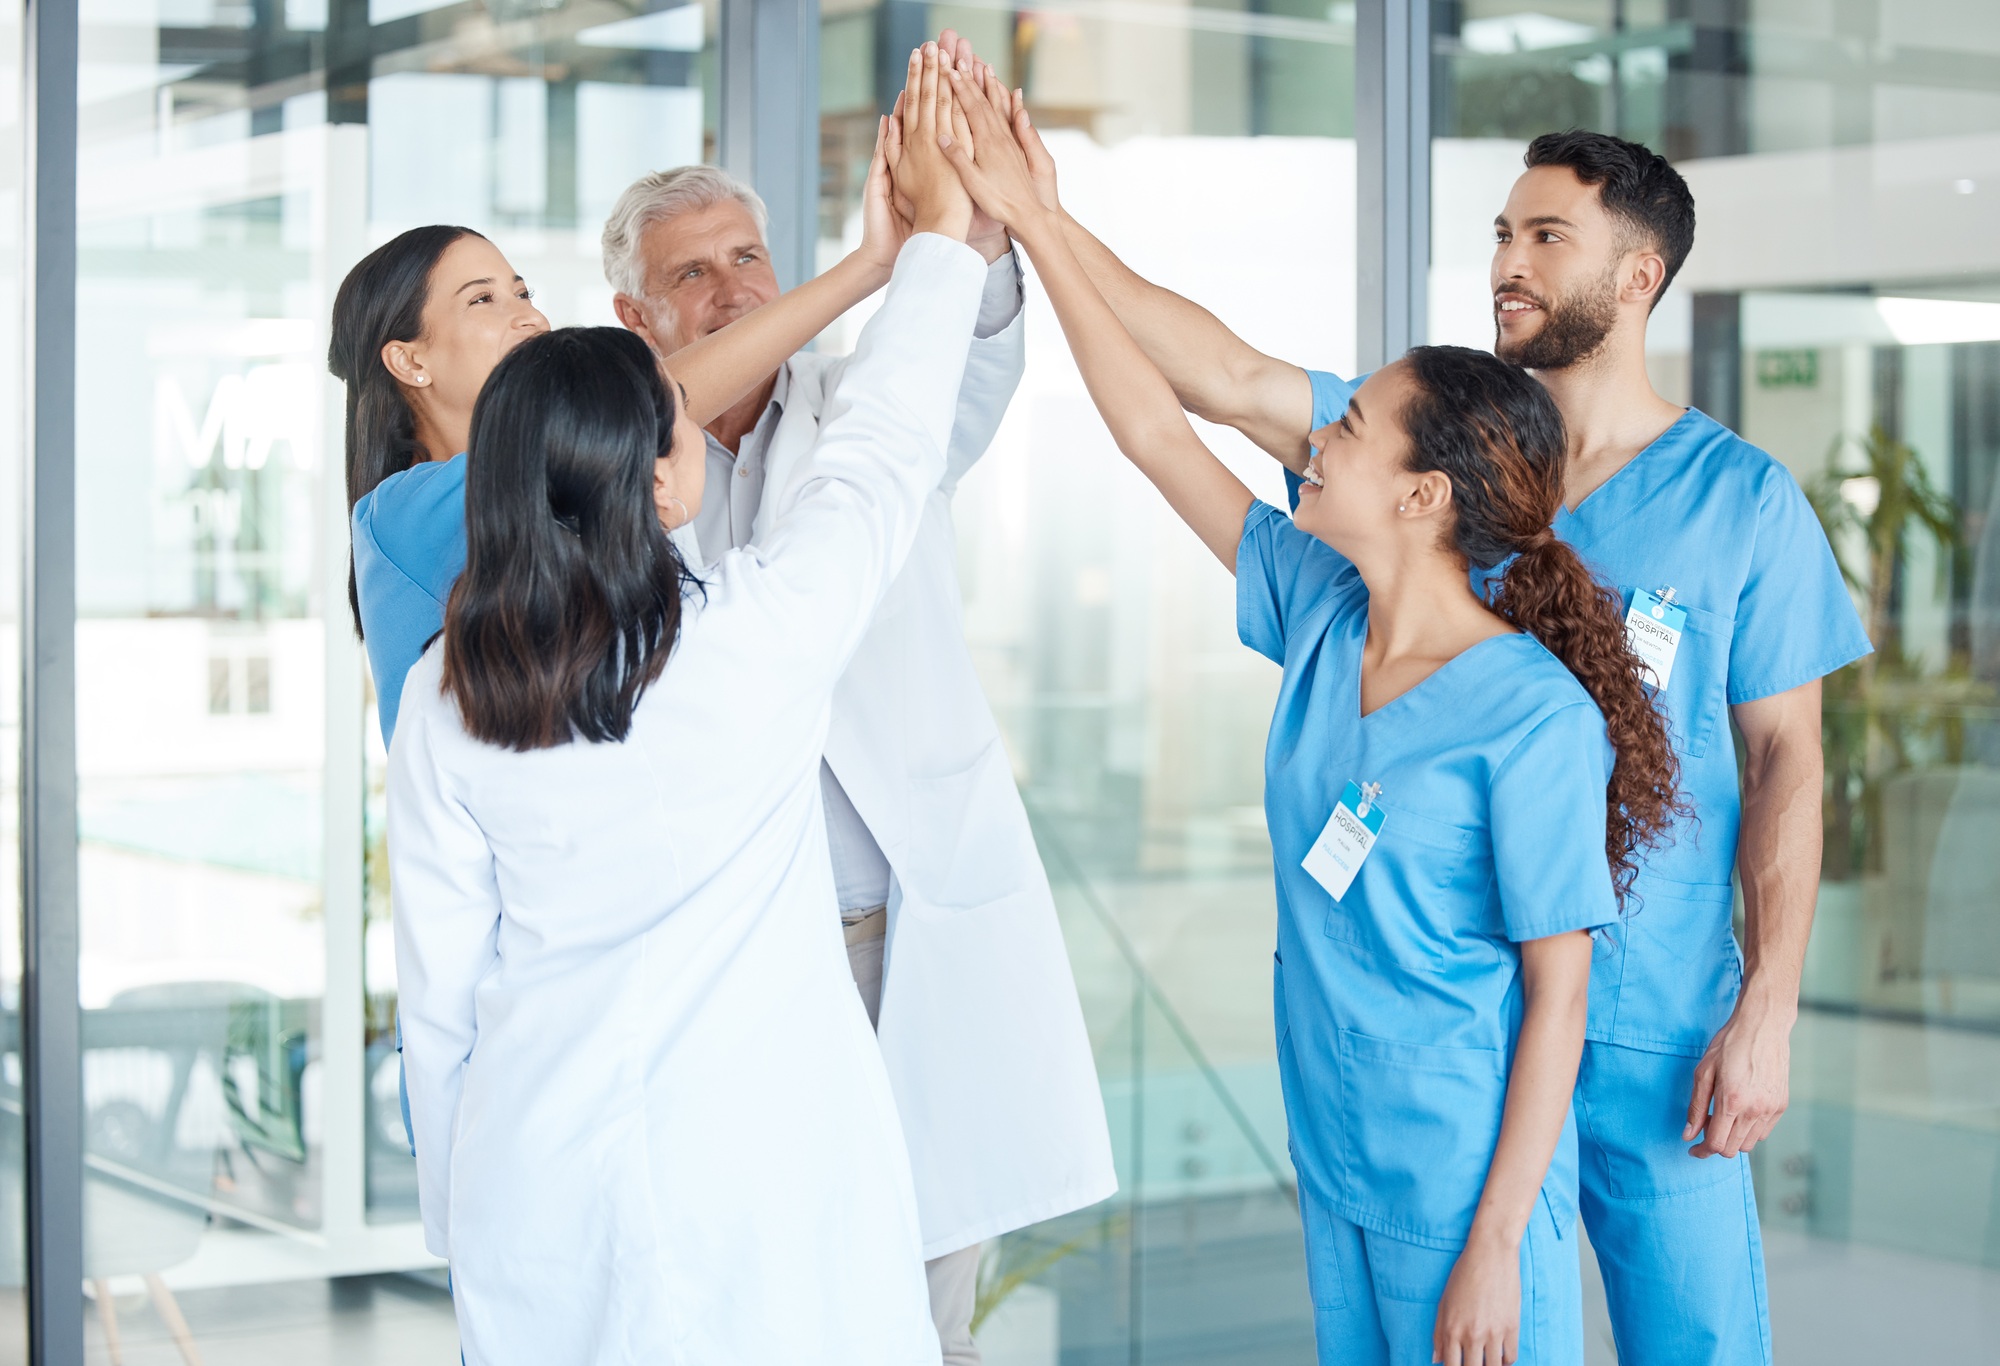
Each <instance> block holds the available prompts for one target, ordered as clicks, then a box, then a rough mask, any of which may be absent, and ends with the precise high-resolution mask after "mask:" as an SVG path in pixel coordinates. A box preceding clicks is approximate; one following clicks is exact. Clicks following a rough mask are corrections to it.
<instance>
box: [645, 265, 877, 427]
mask: <svg viewBox="0 0 2000 1366" xmlns="http://www.w3.org/2000/svg"><path fill="white" fill-rule="evenodd" d="M888 279H889V277H888V275H887V274H886V273H885V272H884V271H882V270H881V269H880V268H879V267H877V266H875V265H873V264H871V263H870V262H868V261H865V260H863V259H862V258H861V257H860V256H859V255H858V254H854V255H849V256H848V257H846V258H845V259H843V260H842V261H841V262H840V263H839V264H838V265H836V266H834V267H833V268H832V269H831V270H829V271H827V272H826V273H825V274H823V275H820V276H817V277H816V278H814V279H811V280H808V281H806V282H805V283H804V284H802V285H800V286H799V287H798V288H797V289H793V290H787V291H786V292H785V293H783V294H781V295H779V296H778V297H777V298H775V299H773V300H772V301H771V302H770V303H768V304H765V305H763V306H762V307H760V308H756V309H753V310H751V311H750V312H749V313H746V314H744V315H743V316H742V317H740V318H738V319H737V320H736V321H735V322H733V323H731V324H729V326H727V327H725V328H722V329H721V330H720V331H717V332H712V333H710V334H709V335H708V336H706V337H703V338H702V339H701V340H700V341H697V342H694V343H692V344H690V345H688V346H684V347H682V348H681V349H680V350H678V351H676V352H674V353H673V355H671V356H669V357H667V367H668V368H669V369H670V370H671V371H672V372H673V376H674V378H675V379H676V380H678V381H680V383H681V386H682V387H683V388H685V389H686V390H687V397H688V411H689V414H690V415H691V416H692V417H693V418H694V420H695V423H696V425H697V426H704V427H705V426H707V425H708V424H709V423H710V422H713V421H714V420H715V419H716V418H718V417H720V416H722V414H724V413H726V412H728V411H729V410H730V409H731V408H732V407H734V406H735V405H736V404H737V403H738V402H740V401H741V400H742V398H743V396H744V395H745V394H748V393H749V392H750V391H751V390H753V389H755V388H756V387H757V386H758V385H759V384H762V383H763V382H764V381H765V380H766V379H769V378H770V377H771V374H772V373H773V372H774V371H776V370H777V368H778V367H779V366H780V365H783V364H784V363H785V362H786V361H787V360H789V359H790V358H791V356H792V355H793V353H795V352H796V351H798V350H799V349H800V348H801V347H803V346H805V345H806V343H808V342H810V341H811V340H812V339H813V338H814V337H817V336H818V335H819V334H820V333H822V332H824V331H825V330H826V329H827V327H828V326H829V325H830V324H831V323H832V322H833V320H834V319H835V318H838V317H839V316H840V315H841V314H843V313H845V312H846V311H847V310H848V309H850V308H852V307H854V305H856V304H858V303H860V302H861V301H862V300H863V299H865V298H867V297H868V296H869V295H870V294H873V293H874V292H875V291H876V290H878V289H880V288H881V287H882V286H883V285H884V284H886V283H887V282H888Z"/></svg>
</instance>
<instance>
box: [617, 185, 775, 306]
mask: <svg viewBox="0 0 2000 1366" xmlns="http://www.w3.org/2000/svg"><path fill="white" fill-rule="evenodd" d="M731 199H733V200H735V201H736V202H737V203H739V204H741V205H742V206H743V207H744V208H746V209H748V210H749V211H750V216H751V217H752V218H753V219H755V220H756V222H757V237H758V240H759V241H762V240H763V238H764V234H765V232H766V231H767V230H768V228H769V224H770V218H771V215H770V211H769V210H767V209H766V208H765V207H764V201H763V200H762V199H761V198H759V197H758V194H757V192H756V191H755V190H753V189H751V188H750V187H749V186H748V185H745V184H744V183H743V182H742V181H740V180H738V179H737V178H736V177H735V176H733V175H731V174H729V172H727V171H725V170H722V169H720V168H718V167H715V166H676V167H674V169H672V170H671V171H649V172H647V173H646V174H645V175H642V176H640V177H639V178H638V179H637V180H635V181H633V182H632V183H631V184H630V185H628V186H627V187H626V189H625V193H624V194H621V195H619V196H618V202H617V203H616V204H614V205H612V207H611V217H609V218H607V219H606V220H605V221H604V278H605V279H606V280H607V281H609V282H610V284H611V287H612V288H613V289H615V290H617V291H618V292H619V293H620V294H629V295H631V296H632V297H633V298H635V299H643V298H644V297H646V263H645V262H644V261H643V260H641V259H640V251H639V246H640V241H641V239H643V238H644V237H645V235H646V229H647V228H650V227H652V226H653V224H655V223H660V222H664V221H665V220H667V219H669V218H672V217H674V216H675V215H676V214H681V213H686V212H687V211H689V210H690V209H707V208H712V207H714V206H715V205H717V204H720V203H723V202H724V201H726V200H731Z"/></svg>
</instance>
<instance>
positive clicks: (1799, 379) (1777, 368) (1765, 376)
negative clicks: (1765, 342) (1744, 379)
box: [1757, 350, 1819, 389]
mask: <svg viewBox="0 0 2000 1366" xmlns="http://www.w3.org/2000/svg"><path fill="white" fill-rule="evenodd" d="M1757 387H1758V388H1759V389H1817V388H1819V352H1817V351H1813V350H1804V351H1759V352H1758V353H1757Z"/></svg>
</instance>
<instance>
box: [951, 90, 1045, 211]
mask: <svg viewBox="0 0 2000 1366" xmlns="http://www.w3.org/2000/svg"><path fill="white" fill-rule="evenodd" d="M949 84H950V93H951V96H952V100H951V105H950V111H949V112H950V115H951V120H952V123H951V131H952V138H951V140H950V142H949V143H948V145H947V146H946V147H945V156H947V157H948V158H949V159H950V161H951V164H952V166H953V167H955V168H956V169H957V171H958V174H959V178H960V179H961V180H963V181H964V182H965V188H966V189H967V190H968V191H970V192H971V194H972V198H973V200H974V202H975V203H977V204H978V205H979V207H980V208H982V209H984V210H985V211H986V212H987V214H989V215H990V216H991V217H992V218H994V219H995V220H996V221H998V222H1001V223H1004V224H1006V225H1007V228H1008V230H1009V231H1010V232H1012V233H1013V234H1014V236H1015V237H1017V238H1022V239H1023V240H1025V238H1026V235H1027V233H1028V232H1029V230H1030V227H1031V224H1033V223H1035V222H1038V221H1040V220H1042V219H1044V218H1046V217H1047V215H1048V214H1049V212H1050V211H1049V209H1048V207H1047V206H1046V205H1044V204H1043V202H1042V199H1041V196H1040V194H1039V193H1038V192H1037V189H1036V186H1035V182H1034V177H1033V176H1032V175H1031V174H1030V173H1029V167H1028V157H1027V153H1026V152H1025V151H1023V150H1022V148H1021V145H1020V144H1019V143H1018V142H1016V141H1015V139H1014V134H1013V130H1012V128H1011V127H1010V126H1009V121H1008V113H1009V112H1011V111H1012V108H1013V103H1012V101H1011V99H1010V98H1009V97H1008V96H1007V94H1006V91H1005V90H1004V89H1001V88H1000V85H999V82H998V81H997V80H996V79H993V78H992V77H991V76H990V75H989V74H988V73H987V72H986V71H981V72H980V73H979V74H978V77H976V78H975V77H973V76H967V75H964V74H962V73H960V72H959V71H957V70H956V69H954V70H953V71H952V72H951V73H950V75H949ZM1003 111H1006V112H1003Z"/></svg>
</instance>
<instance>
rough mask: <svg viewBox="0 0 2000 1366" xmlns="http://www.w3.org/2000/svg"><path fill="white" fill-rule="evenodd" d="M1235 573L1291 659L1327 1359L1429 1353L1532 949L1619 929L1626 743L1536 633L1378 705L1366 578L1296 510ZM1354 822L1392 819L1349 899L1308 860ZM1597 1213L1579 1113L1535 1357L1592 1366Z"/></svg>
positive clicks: (1540, 1290)
mask: <svg viewBox="0 0 2000 1366" xmlns="http://www.w3.org/2000/svg"><path fill="white" fill-rule="evenodd" d="M1236 583H1237V629H1238V633H1239V635H1240V636H1241V638H1242V640H1243V642H1244V644H1246V645H1249V646H1250V647H1251V648H1252V649H1255V650H1256V651H1258V652H1259V653H1260V654H1263V655H1264V656H1266V657H1267V658H1269V659H1272V660H1275V661H1277V662H1278V663H1280V664H1282V665H1283V666H1284V671H1285V672H1284V679H1283V681H1282V683H1281V684H1280V686H1279V692H1278V701H1277V706H1276V709H1275V711H1274V714H1273V716H1272V720H1271V734H1270V741H1269V747H1268V749H1267V752H1266V757H1265V798H1264V801H1265V809H1266V815H1267V817H1268V820H1269V823H1270V830H1271V849H1272V858H1273V862H1274V864H1275V866H1276V873H1277V892H1278V955H1277V959H1278V965H1277V971H1276V980H1275V992H1274V995H1275V1003H1276V1026H1277V1032H1278V1069H1279V1078H1280V1081H1281V1083H1282V1086H1283V1089H1284V1095H1285V1113H1286V1117H1287V1119H1288V1121H1289V1124H1290V1130H1291V1151H1292V1158H1293V1162H1294V1164H1295V1165H1296V1167H1297V1169H1298V1174H1299V1192H1300V1205H1301V1207H1302V1211H1303V1217H1304V1223H1305V1234H1306V1265H1307V1272H1308V1276H1309V1279H1310V1281H1311V1284H1312V1292H1313V1303H1314V1322H1315V1325H1316V1328H1317V1333H1318V1340H1319V1359H1320V1360H1321V1361H1322V1362H1323V1363H1326V1366H1335V1363H1338V1366H1367V1364H1368V1363H1380V1366H1404V1363H1409V1366H1423V1364H1424V1363H1428V1362H1429V1361H1430V1360H1431V1340H1432V1330H1433V1328H1434V1326H1435V1323H1436V1317H1437V1304H1438V1298H1439V1296H1440V1295H1442V1293H1443V1291H1444V1285H1445V1280H1446V1278H1447V1277H1448V1276H1449V1275H1450V1273H1451V1269H1452V1266H1453V1264H1454V1263H1455V1262H1456V1260H1457V1258H1458V1254H1459V1252H1460V1250H1461V1249H1463V1247H1464V1246H1465V1240H1466V1237H1467V1234H1468V1233H1469V1232H1470V1230H1471V1227H1472V1219H1473V1213H1474V1210H1475V1208H1476V1207H1477V1205H1478V1202H1479V1196H1480V1193H1481V1191H1482V1189H1483V1188H1484V1186H1485V1182H1486V1174H1487V1168H1488V1167H1489V1166H1490V1165H1491V1163H1492V1159H1493V1150H1494V1146H1495V1144H1496V1143H1497V1142H1498V1139H1499V1135H1500V1122H1501V1116H1502V1112H1503V1110H1504V1107H1505V1104H1506V1093H1507V1081H1508V1077H1509V1075H1510V1073H1511V1070H1512V1066H1513V1059H1514V1050H1515V1045H1516V1042H1517V1040H1518V1038H1519V1034H1520V1028H1521V1016H1522V993H1521V951H1520V947H1519V946H1520V943H1521V941H1524V940H1529V939H1538V938H1542V937H1545V936H1550V935H1557V934H1564V933H1568V932H1571V931H1576V930H1587V929H1593V928H1597V927H1601V926H1606V925H1610V924H1612V923H1613V922H1615V921H1616V920H1617V919H1618V907H1617V899H1616V897H1615V895H1614V893H1613V891H1612V886H1611V872H1610V868H1609V865H1608V864H1607V862H1606V860H1605V855H1604V821H1605V787H1606V784H1607V782H1608V781H1609V778H1610V773H1611V763H1612V753H1611V746H1610V743H1609V741H1608V740H1607V738H1606V736H1605V727H1604V718H1603V717H1602V715H1601V714H1600V713H1599V712H1598V709H1597V706H1596V704H1595V703H1594V702H1592V701H1591V699H1590V696H1589V695H1588V694H1587V693H1586V692H1585V691H1584V689H1583V687H1582V685H1581V684H1579V683H1578V682H1577V681H1576V679H1575V678H1574V677H1573V676H1572V675H1571V674H1570V672H1569V670H1568V669H1566V668H1564V667H1563V665H1562V663H1561V662H1560V661H1558V660H1557V659H1556V658H1555V657H1554V656H1553V655H1551V654H1550V653H1549V652H1548V651H1547V650H1546V649H1544V648H1543V647H1542V646H1541V644H1540V643H1539V642H1537V641H1536V640H1535V639H1534V638H1533V637H1531V636H1527V635H1523V634H1519V633H1508V634H1505V635H1500V636H1495V637H1492V638H1491V639H1488V640H1485V641H1482V642H1480V643H1479V644H1477V645H1475V646H1473V647H1472V648H1471V649H1469V650H1466V651H1465V652H1463V653H1462V654H1460V655H1458V656H1457V657H1456V658H1454V659H1452V660H1450V661H1449V662H1447V663H1446V664H1445V665H1444V666H1443V667H1442V668H1440V669H1438V670H1437V672H1435V673H1433V674H1432V675H1431V676H1430V677H1429V678H1427V679H1425V680H1424V681H1423V682H1422V683H1420V684H1418V685H1417V686H1416V687H1414V688H1412V689H1410V690H1409V691H1408V692H1406V693H1404V694H1403V695H1402V696H1401V697H1398V698H1397V699H1396V700H1394V701H1393V702H1390V703H1388V704H1386V705H1385V706H1382V707H1380V708H1378V709H1377V710H1376V711H1374V712H1372V713H1370V714H1369V715H1367V716H1365V717H1364V716H1362V715H1361V652H1362V644H1363V641H1364V639H1365V638H1366V635H1367V628H1368V591H1367V588H1366V587H1365V586H1364V585H1363V584H1362V582H1361V578H1360V576H1359V575H1358V574H1357V573H1356V572H1355V569H1354V566H1353V565H1352V564H1350V563H1348V561H1347V560H1345V559H1344V558H1342V557H1341V556H1340V555H1339V554H1337V553H1336V552H1334V551H1333V550H1331V549H1330V548H1328V547H1327V546H1326V545H1325V544H1323V543H1322V542H1320V541H1318V540H1316V539H1314V538H1313V537H1311V536H1309V535H1307V534H1306V533H1304V532H1302V531H1300V530H1299V529H1298V528H1297V527H1295V526H1293V525H1292V523H1291V521H1290V519H1289V518H1287V517H1286V516H1285V515H1284V514H1283V513H1281V512H1279V511H1278V510H1277V509H1276V508H1273V507H1270V506H1268V505H1266V504H1263V503H1256V504H1253V505H1252V506H1251V509H1250V513H1249V516H1248V517H1247V519H1246V520H1245V524H1244V531H1243V539H1242V542H1241V544H1240V545H1239V547H1238V549H1237V554H1236ZM1357 789H1365V791H1366V792H1367V793H1368V794H1369V796H1368V798H1367V799H1365V801H1364V802H1363V805H1365V807H1366V808H1367V809H1365V810H1363V809H1359V808H1358V807H1356V806H1355V805H1352V803H1353V801H1354V793H1355V791H1356V790H1357ZM1337 805H1339V806H1342V807H1343V810H1344V812H1345V814H1342V812H1338V811H1336V806H1337ZM1355 819H1360V820H1367V819H1375V820H1378V821H1379V828H1378V829H1377V830H1376V832H1375V838H1374V842H1373V845H1372V847H1370V848H1369V849H1368V850H1367V852H1366V854H1365V857H1363V858H1362V859H1361V860H1360V861H1359V864H1358V867H1357V868H1356V869H1355V870H1354V872H1353V876H1352V880H1351V881H1350V882H1348V883H1347V884H1346V885H1345V886H1344V887H1343V888H1340V889H1339V890H1338V891H1337V892H1336V891H1335V890H1334V889H1333V888H1330V887H1329V886H1328V885H1327V883H1326V882H1325V881H1323V880H1322V878H1321V877H1319V876H1315V874H1314V872H1313V871H1311V870H1310V869H1309V867H1308V864H1311V865H1312V866H1313V867H1317V868H1322V869H1323V868H1324V867H1325V866H1326V865H1325V863H1324V862H1323V861H1322V860H1321V854H1320V849H1321V846H1323V845H1324V843H1325V841H1326V840H1327V839H1328V838H1329V837H1330V836H1329V833H1328V832H1329V830H1330V829H1332V828H1333V827H1334V826H1335V825H1336V824H1337V823H1338V822H1341V821H1345V820H1355ZM1337 880H1338V879H1336V881H1337ZM1575 1218H1576V1130H1575V1126H1574V1124H1573V1123H1566V1124H1565V1127H1564V1131H1563V1134H1562V1138H1561V1141H1560V1144H1559V1146H1558V1149H1557V1151H1556V1154H1555V1158H1554V1161H1553V1162H1552V1163H1551V1164H1550V1167H1549V1171H1548V1175H1547V1177H1546V1179H1545V1181H1544V1183H1543V1186H1542V1191H1541V1196H1540V1199H1539V1200H1538V1201H1537V1203H1536V1208H1535V1210H1534V1215H1533V1218H1532V1220H1531V1222H1530V1225H1529V1229H1528V1233H1527V1236H1526V1237H1525V1238H1524V1240H1523V1243H1522V1249H1521V1272H1522V1319H1521V1325H1522V1339H1521V1341H1522V1355H1521V1358H1520V1360H1521V1361H1522V1362H1524V1363H1526V1364H1527V1366H1576V1363H1580V1362H1581V1361H1582V1359H1583V1341H1582V1307H1581V1292H1580V1289H1579V1270H1578V1259H1577V1252H1576V1242H1575Z"/></svg>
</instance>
